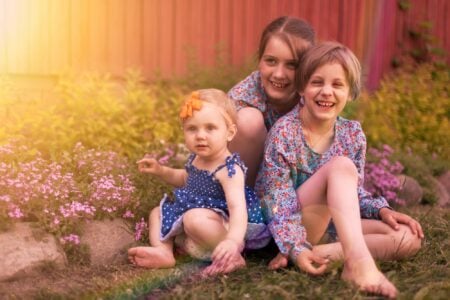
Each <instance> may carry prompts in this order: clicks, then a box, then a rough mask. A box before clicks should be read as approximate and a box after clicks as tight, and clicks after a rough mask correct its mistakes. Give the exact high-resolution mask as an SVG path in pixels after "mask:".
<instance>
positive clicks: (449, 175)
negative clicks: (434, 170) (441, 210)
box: [437, 171, 450, 195]
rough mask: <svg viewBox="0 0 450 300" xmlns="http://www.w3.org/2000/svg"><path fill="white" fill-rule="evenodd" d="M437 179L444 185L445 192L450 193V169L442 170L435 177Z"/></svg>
mask: <svg viewBox="0 0 450 300" xmlns="http://www.w3.org/2000/svg"><path fill="white" fill-rule="evenodd" d="M437 180H438V181H439V182H440V183H441V184H442V185H443V186H444V188H445V189H446V190H447V193H448V194H449V195H450V171H446V172H444V173H443V174H442V175H440V176H439V177H438V178H437Z"/></svg>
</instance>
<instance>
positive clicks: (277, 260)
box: [269, 252, 288, 270]
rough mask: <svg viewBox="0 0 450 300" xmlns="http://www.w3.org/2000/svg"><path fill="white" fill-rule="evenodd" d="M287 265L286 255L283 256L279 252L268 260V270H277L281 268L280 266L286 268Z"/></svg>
mask: <svg viewBox="0 0 450 300" xmlns="http://www.w3.org/2000/svg"><path fill="white" fill-rule="evenodd" d="M287 265H288V259H287V257H285V256H284V255H282V254H281V253H280V252H278V254H277V256H275V257H274V258H273V259H272V260H271V261H270V262H269V270H277V269H281V268H286V267H287Z"/></svg>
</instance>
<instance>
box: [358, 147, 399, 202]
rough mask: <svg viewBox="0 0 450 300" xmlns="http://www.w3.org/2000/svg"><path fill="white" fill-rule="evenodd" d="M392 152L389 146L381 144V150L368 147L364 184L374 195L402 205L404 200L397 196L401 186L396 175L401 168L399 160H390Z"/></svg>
mask: <svg viewBox="0 0 450 300" xmlns="http://www.w3.org/2000/svg"><path fill="white" fill-rule="evenodd" d="M393 153H394V151H393V150H392V148H391V147H389V146H388V145H383V148H382V150H378V149H376V148H370V149H369V151H368V161H367V163H366V165H365V170H364V172H365V181H364V186H365V188H366V189H367V191H368V192H370V193H372V194H373V195H374V196H383V197H384V198H385V199H386V200H387V201H389V202H390V203H391V204H396V205H404V204H405V201H404V200H403V199H400V198H398V197H397V192H398V191H399V190H400V188H401V182H400V180H399V179H398V175H400V173H401V172H402V170H403V166H402V164H401V163H400V162H398V161H395V162H392V159H391V156H392V154H393Z"/></svg>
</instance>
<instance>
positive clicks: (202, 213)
mask: <svg viewBox="0 0 450 300" xmlns="http://www.w3.org/2000/svg"><path fill="white" fill-rule="evenodd" d="M216 215H217V213H215V212H214V211H212V210H210V209H206V208H194V209H190V210H188V211H187V212H186V213H185V214H184V215H183V228H184V232H186V234H187V235H188V236H192V235H194V236H195V235H196V233H198V232H199V231H202V230H203V229H204V227H205V222H206V221H207V219H209V218H214V217H215V216H216Z"/></svg>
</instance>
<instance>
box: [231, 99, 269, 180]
mask: <svg viewBox="0 0 450 300" xmlns="http://www.w3.org/2000/svg"><path fill="white" fill-rule="evenodd" d="M237 125H238V126H237V127H238V131H237V134H236V136H235V137H234V139H233V140H232V141H231V143H230V145H229V149H230V151H231V152H238V153H239V155H240V157H241V158H242V160H243V161H244V163H245V165H246V166H247V168H248V170H247V181H246V183H247V185H248V186H251V187H253V186H254V185H255V180H256V175H257V173H258V169H259V165H260V163H261V160H262V155H263V151H264V141H265V140H266V136H267V129H266V127H265V125H264V118H263V116H262V114H261V112H260V111H259V110H257V109H256V108H252V107H246V108H242V109H240V110H239V112H238V122H237Z"/></svg>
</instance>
